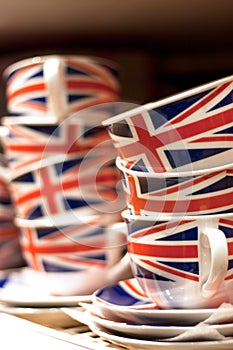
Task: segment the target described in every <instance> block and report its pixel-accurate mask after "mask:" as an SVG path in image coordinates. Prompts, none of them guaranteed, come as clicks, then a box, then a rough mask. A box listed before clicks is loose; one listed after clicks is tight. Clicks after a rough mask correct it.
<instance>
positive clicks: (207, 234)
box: [200, 228, 228, 298]
mask: <svg viewBox="0 0 233 350" xmlns="http://www.w3.org/2000/svg"><path fill="white" fill-rule="evenodd" d="M200 241H201V247H202V248H203V251H204V250H205V247H206V246H207V245H208V246H209V250H210V266H209V267H208V272H207V276H204V277H202V280H203V281H202V286H201V294H202V296H203V297H204V298H210V297H212V296H213V295H214V294H215V293H216V292H217V290H218V288H219V287H220V286H221V284H222V283H223V281H224V278H225V276H226V273H227V269H228V246H227V240H226V237H225V235H224V233H223V232H222V231H221V230H219V229H217V228H206V229H204V230H203V231H202V232H201V236H200ZM201 250H202V249H201ZM203 251H201V255H202V257H201V261H202V265H203V264H204V261H203V260H204V258H205V257H204V255H205V253H204V252H203ZM201 275H202V273H201Z"/></svg>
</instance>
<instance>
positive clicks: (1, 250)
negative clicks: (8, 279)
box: [0, 128, 25, 274]
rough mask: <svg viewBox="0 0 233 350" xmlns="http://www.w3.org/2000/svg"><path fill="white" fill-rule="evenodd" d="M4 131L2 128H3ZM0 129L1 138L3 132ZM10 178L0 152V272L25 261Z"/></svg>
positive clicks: (20, 264) (3, 157) (23, 263)
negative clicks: (16, 223)
mask: <svg viewBox="0 0 233 350" xmlns="http://www.w3.org/2000/svg"><path fill="white" fill-rule="evenodd" d="M3 129H4V128H3ZM3 129H0V134H1V136H2V135H3V134H4V130H3ZM10 177H11V173H10V170H9V168H8V164H7V160H6V157H5V156H4V154H3V153H2V149H1V152H0V270H4V274H7V271H6V270H8V271H10V269H14V268H18V267H22V266H24V265H25V261H24V258H23V255H22V250H21V247H20V238H19V237H20V232H19V228H18V227H17V226H16V225H15V223H14V205H13V203H12V198H11V193H10V189H9V181H10V180H9V179H10Z"/></svg>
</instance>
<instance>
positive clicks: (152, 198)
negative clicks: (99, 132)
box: [116, 157, 233, 216]
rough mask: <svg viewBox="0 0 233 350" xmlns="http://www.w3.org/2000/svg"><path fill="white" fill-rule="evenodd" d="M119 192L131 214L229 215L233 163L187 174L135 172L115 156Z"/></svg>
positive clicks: (232, 187)
mask: <svg viewBox="0 0 233 350" xmlns="http://www.w3.org/2000/svg"><path fill="white" fill-rule="evenodd" d="M116 165H117V167H118V168H119V170H120V171H121V174H122V176H123V189H124V193H125V197H126V201H127V205H128V208H129V209H130V212H131V213H132V214H135V215H152V216H153V215H155V214H158V213H161V214H168V215H172V214H180V215H184V214H187V215H206V214H216V213H223V212H226V213H227V212H233V201H232V198H233V177H232V175H233V163H231V164H226V165H224V166H219V167H215V168H207V169H204V170H196V171H190V172H189V171H187V172H179V171H174V172H164V173H155V172H144V171H139V170H137V171H135V170H132V169H131V168H129V167H128V163H127V162H126V161H124V160H122V159H120V158H119V157H118V158H117V160H116Z"/></svg>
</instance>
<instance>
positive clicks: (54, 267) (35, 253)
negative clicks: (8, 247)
mask: <svg viewBox="0 0 233 350" xmlns="http://www.w3.org/2000/svg"><path fill="white" fill-rule="evenodd" d="M20 230H21V246H22V250H23V252H24V255H25V258H26V260H27V263H28V264H29V266H31V267H32V268H33V270H36V271H47V272H59V271H81V270H85V269H90V268H91V267H100V268H102V267H105V266H106V263H107V261H106V244H107V243H106V235H105V230H104V225H103V222H102V220H101V218H100V217H99V218H93V219H92V220H90V222H89V223H81V222H80V223H79V224H75V225H71V226H70V225H68V226H63V227H56V226H53V227H21V228H20Z"/></svg>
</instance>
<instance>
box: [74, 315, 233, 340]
mask: <svg viewBox="0 0 233 350" xmlns="http://www.w3.org/2000/svg"><path fill="white" fill-rule="evenodd" d="M74 311H75V310H74ZM89 318H91V320H92V322H93V323H94V325H96V326H100V327H101V328H104V329H107V330H109V331H110V332H111V333H113V334H116V335H122V336H123V337H124V336H126V337H134V338H138V339H148V340H150V339H163V338H171V337H176V336H177V335H180V334H182V333H184V332H186V331H191V330H192V329H193V327H191V326H187V327H186V326H154V325H143V324H129V323H124V322H115V321H112V320H108V319H104V318H101V317H98V316H96V315H92V314H90V313H89ZM78 319H79V318H78V317H77V320H78ZM209 327H210V328H212V329H216V330H217V331H218V332H219V333H220V334H222V335H224V336H225V337H230V336H232V335H233V324H232V323H227V324H215V325H210V326H209Z"/></svg>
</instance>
